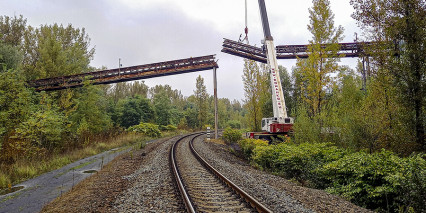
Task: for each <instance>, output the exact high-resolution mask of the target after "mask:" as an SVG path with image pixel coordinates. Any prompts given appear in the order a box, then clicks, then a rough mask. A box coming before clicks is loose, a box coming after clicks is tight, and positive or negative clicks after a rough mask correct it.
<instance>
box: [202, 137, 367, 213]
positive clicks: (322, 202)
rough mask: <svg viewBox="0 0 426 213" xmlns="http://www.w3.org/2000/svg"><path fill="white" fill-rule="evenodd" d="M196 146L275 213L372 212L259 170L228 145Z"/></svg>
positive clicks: (203, 154)
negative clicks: (237, 155)
mask: <svg viewBox="0 0 426 213" xmlns="http://www.w3.org/2000/svg"><path fill="white" fill-rule="evenodd" d="M194 147H195V149H196V150H197V152H199V153H200V155H201V156H202V157H204V158H205V159H206V160H207V161H208V162H209V163H210V164H211V165H212V166H213V167H215V168H216V169H217V170H218V171H220V172H221V173H222V174H223V175H225V176H226V177H227V178H229V179H230V180H231V181H233V182H234V183H235V184H237V185H238V186H240V187H241V188H242V189H243V190H244V191H246V192H247V193H249V194H251V195H252V196H254V197H255V198H256V199H258V200H259V201H260V202H261V203H263V204H264V205H266V206H267V207H268V208H270V209H271V210H272V211H274V212H371V211H369V210H367V209H364V208H361V207H359V206H356V205H354V204H352V203H350V202H348V201H346V200H344V199H342V198H340V197H338V196H335V195H331V194H328V193H326V192H325V191H322V190H316V189H311V188H305V187H301V186H297V185H296V184H294V183H292V182H290V181H288V180H286V179H284V178H281V177H278V176H275V175H272V174H269V173H267V172H264V171H260V170H256V169H254V168H253V167H251V166H250V165H249V164H248V163H247V162H246V161H244V160H242V159H240V158H238V157H236V156H235V155H233V154H232V153H231V152H230V151H229V150H230V149H229V147H228V146H226V145H223V144H217V143H213V142H205V141H204V140H203V139H200V140H196V141H195V142H194Z"/></svg>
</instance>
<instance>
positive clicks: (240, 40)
mask: <svg viewBox="0 0 426 213" xmlns="http://www.w3.org/2000/svg"><path fill="white" fill-rule="evenodd" d="M245 24H246V27H245V28H244V33H245V34H246V36H245V37H244V38H243V39H241V36H242V34H240V39H239V42H244V41H245V42H246V44H249V40H248V27H247V0H245Z"/></svg>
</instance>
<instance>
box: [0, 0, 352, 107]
mask: <svg viewBox="0 0 426 213" xmlns="http://www.w3.org/2000/svg"><path fill="white" fill-rule="evenodd" d="M265 1H266V7H267V12H268V16H269V23H270V28H271V33H272V36H273V37H274V42H275V45H284V44H306V43H308V40H309V39H310V38H311V34H310V33H309V31H308V30H307V25H308V24H309V13H308V8H310V7H312V1H311V0H297V1H294V0H293V1H290V0H265ZM330 1H331V8H332V10H333V12H334V14H335V25H336V26H338V25H342V26H343V27H344V28H345V33H344V35H345V38H344V42H352V41H353V40H354V33H355V32H358V34H360V30H359V28H357V26H356V22H355V20H353V19H352V18H351V17H350V15H351V14H352V12H353V8H352V7H351V6H350V4H349V0H330ZM20 14H22V15H23V16H24V17H25V18H27V20H28V24H29V25H31V26H34V27H36V26H39V25H41V24H53V23H59V24H64V25H67V24H68V23H71V24H72V25H73V26H74V27H78V28H83V27H84V28H85V29H86V32H87V33H88V34H89V36H90V38H91V45H92V46H94V47H95V49H96V53H95V58H94V60H93V61H92V62H91V65H92V66H95V67H101V66H106V67H108V68H117V67H118V58H121V63H122V64H123V66H134V65H140V64H147V63H155V62H160V61H167V60H174V59H181V58H188V57H197V56H203V55H210V54H216V58H217V59H219V61H218V64H219V69H218V96H219V97H226V98H229V99H239V100H241V99H243V98H244V90H243V83H242V78H241V75H242V70H243V59H242V58H239V57H236V56H232V55H228V54H225V53H221V52H220V50H221V45H222V41H223V38H228V39H232V40H238V38H239V35H240V34H241V33H243V32H244V22H245V21H244V0H174V1H172V0H105V1H101V0H89V1H88V0H72V1H71V0H68V1H65V0H0V15H8V16H13V15H17V16H18V15H20ZM261 27H262V25H261V22H260V15H259V11H258V2H257V0H248V28H249V40H250V44H252V45H257V46H260V40H261V39H262V37H263V31H262V28H261ZM355 62H356V59H342V62H341V63H342V64H347V65H350V66H351V67H354V66H355ZM278 63H279V64H281V65H283V66H285V67H286V68H287V69H288V70H289V71H291V67H292V66H294V65H295V60H279V62H278ZM212 73H213V72H212V71H202V72H196V73H189V74H182V75H175V76H168V77H161V78H154V79H147V80H145V83H146V84H147V85H148V86H150V87H151V86H154V85H156V84H169V85H170V86H172V88H173V89H178V90H181V91H182V93H183V94H184V95H185V96H189V95H191V94H192V93H193V90H194V89H195V81H196V80H195V79H196V77H197V76H198V75H201V76H202V77H203V78H204V79H205V83H206V86H207V90H208V92H209V93H210V94H213V80H212V75H213V74H212Z"/></svg>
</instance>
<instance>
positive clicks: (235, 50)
mask: <svg viewBox="0 0 426 213" xmlns="http://www.w3.org/2000/svg"><path fill="white" fill-rule="evenodd" d="M222 47H223V48H222V52H224V53H228V54H231V55H235V56H240V57H243V58H247V59H250V60H254V61H257V62H261V63H266V54H265V51H263V49H262V48H259V47H255V46H251V45H248V44H243V43H240V42H236V41H233V40H230V39H226V38H225V39H224V41H223V44H222Z"/></svg>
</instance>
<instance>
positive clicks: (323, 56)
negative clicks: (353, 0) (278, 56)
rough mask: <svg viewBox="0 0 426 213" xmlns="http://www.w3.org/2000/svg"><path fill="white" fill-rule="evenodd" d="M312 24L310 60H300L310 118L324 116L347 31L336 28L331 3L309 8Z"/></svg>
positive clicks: (325, 0) (318, 0)
mask: <svg viewBox="0 0 426 213" xmlns="http://www.w3.org/2000/svg"><path fill="white" fill-rule="evenodd" d="M309 14H310V15H309V18H310V24H309V25H308V30H309V31H310V32H311V33H312V40H310V41H309V43H310V44H309V46H308V51H307V52H308V56H309V57H308V58H307V59H298V60H297V67H298V71H299V73H298V74H299V76H300V78H301V79H299V83H303V84H304V85H299V86H300V89H301V91H300V93H301V94H300V95H301V99H302V101H303V102H304V103H306V104H307V107H308V110H309V116H311V117H313V116H316V115H319V114H321V109H322V107H323V105H324V102H325V99H324V98H325V96H326V90H327V89H328V88H331V86H332V84H333V82H332V79H331V77H330V73H333V72H336V71H337V70H338V69H339V66H338V65H337V63H336V62H337V61H338V60H339V58H338V57H337V56H338V55H337V52H338V50H339V44H338V42H339V41H341V40H342V34H343V28H342V27H341V26H339V27H338V28H335V27H334V14H333V12H332V11H331V9H330V2H329V0H313V7H312V8H310V9H309Z"/></svg>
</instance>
